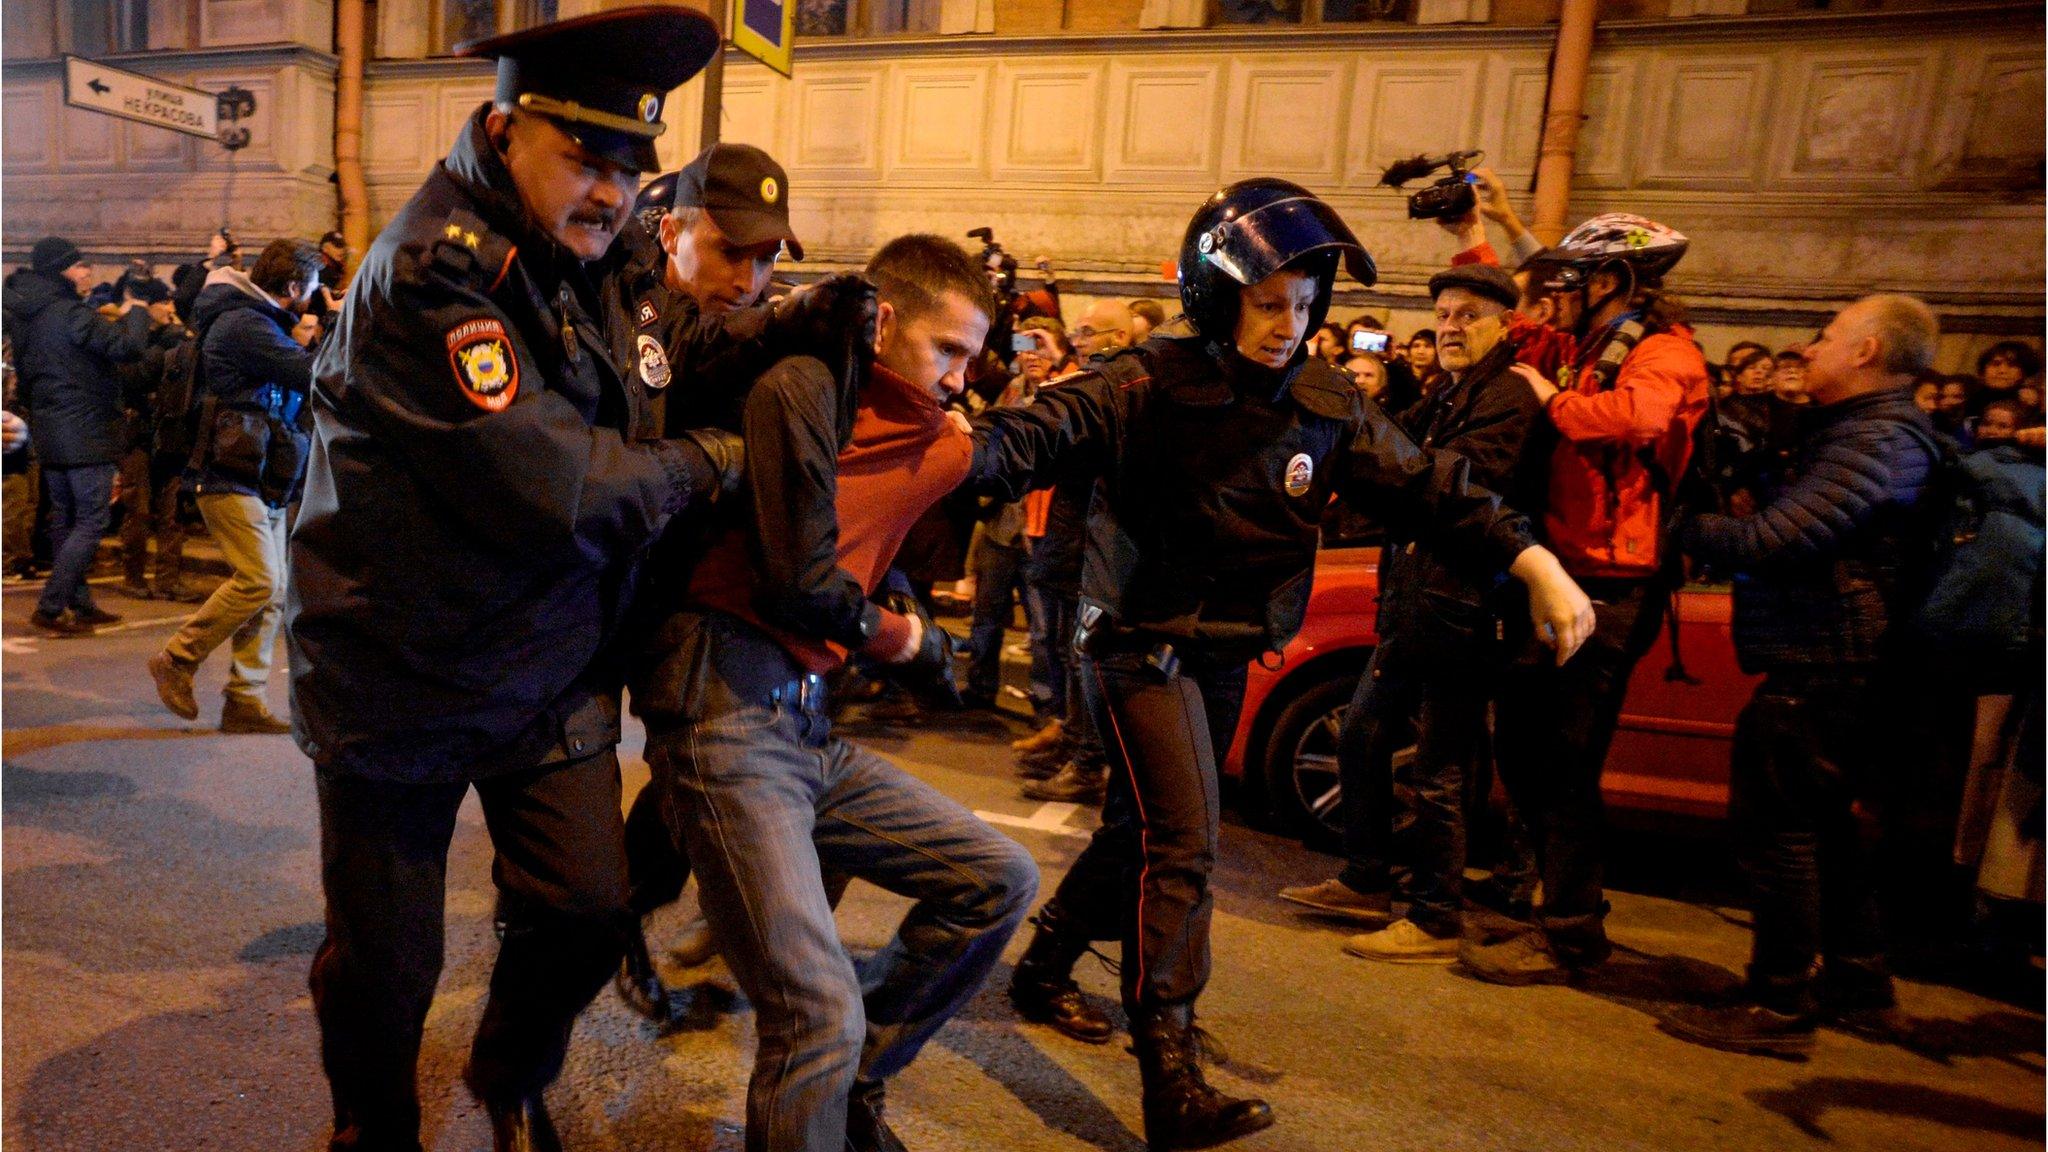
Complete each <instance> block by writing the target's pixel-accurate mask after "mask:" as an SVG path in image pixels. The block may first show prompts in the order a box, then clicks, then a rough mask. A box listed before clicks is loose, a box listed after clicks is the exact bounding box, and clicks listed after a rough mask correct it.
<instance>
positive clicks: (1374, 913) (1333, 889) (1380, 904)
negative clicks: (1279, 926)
mask: <svg viewBox="0 0 2048 1152" xmlns="http://www.w3.org/2000/svg"><path fill="white" fill-rule="evenodd" d="M1280 898H1281V899H1282V900H1285V901H1287V902H1288V903H1290V904H1299V905H1301V906H1302V907H1304V908H1313V909H1315V910H1316V911H1318V912H1322V913H1324V914H1326V915H1330V916H1339V917H1342V918H1343V919H1346V920H1356V921H1358V922H1359V923H1361V924H1385V923H1386V922H1387V921H1389V920H1392V919H1393V918H1394V899H1393V897H1392V896H1390V895H1389V894H1387V893H1385V892H1360V891H1359V890H1358V889H1356V888H1353V887H1352V886H1351V885H1349V884H1346V883H1345V882H1343V881H1342V880H1324V881H1322V882H1321V883H1319V884H1300V885H1297V886H1295V887H1292V888H1282V889H1281V890H1280Z"/></svg>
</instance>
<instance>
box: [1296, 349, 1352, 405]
mask: <svg viewBox="0 0 2048 1152" xmlns="http://www.w3.org/2000/svg"><path fill="white" fill-rule="evenodd" d="M1287 391H1288V395H1290V396H1292V397H1293V398H1294V402H1295V403H1296V404H1299V405H1301V406H1302V408H1304V409H1306V410H1307V411H1309V412H1312V413H1314V414H1315V415H1317V416H1321V417H1324V418H1325V419H1329V420H1348V419H1350V418H1351V416H1352V414H1353V413H1355V412H1356V411H1358V387H1357V385H1355V384H1353V383H1352V381H1351V376H1350V375H1349V374H1348V373H1346V372H1343V371H1341V370H1339V369H1336V368H1333V367H1331V366H1330V365H1329V364H1326V363H1324V362H1323V361H1322V360H1320V359H1318V358H1316V357H1313V356H1311V357H1309V359H1308V361H1307V362H1306V363H1304V364H1303V365H1302V366H1301V371H1299V372H1296V373H1295V374H1294V381H1293V383H1291V384H1289V385H1288V386H1287Z"/></svg>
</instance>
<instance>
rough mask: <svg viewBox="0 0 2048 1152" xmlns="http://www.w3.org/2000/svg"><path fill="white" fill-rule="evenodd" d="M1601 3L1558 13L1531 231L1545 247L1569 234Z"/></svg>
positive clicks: (1576, 0) (1573, 4)
mask: <svg viewBox="0 0 2048 1152" xmlns="http://www.w3.org/2000/svg"><path fill="white" fill-rule="evenodd" d="M1598 18H1599V0H1564V7H1563V9H1562V11H1560V12H1559V13H1558V21H1557V51H1556V52H1555V53H1553V60H1552V63H1551V66H1550V105H1549V107H1548V108H1546V109H1545V110H1544V116H1543V146H1542V149H1541V151H1540V152H1539V153H1538V155H1537V157H1536V212H1535V217H1536V218H1535V219H1534V220H1533V221H1532V222H1531V224H1530V228H1529V230H1530V231H1531V232H1534V233H1535V234H1536V238H1537V239H1538V240H1541V241H1543V242H1544V243H1545V244H1555V243H1557V242H1558V241H1559V240H1560V239H1563V237H1564V233H1565V227H1564V224H1565V214H1566V213H1567V212H1568V211H1569V210H1570V208H1571V199H1572V165H1573V163H1574V159H1575V157H1576V156H1577V155H1578V150H1579V125H1580V124H1582V123H1584V121H1585V118H1586V116H1585V107H1586V71H1587V68H1588V66H1589V65H1590V64H1591V63H1592V59H1593V28H1594V25H1595V24H1596V23H1597V21H1598Z"/></svg>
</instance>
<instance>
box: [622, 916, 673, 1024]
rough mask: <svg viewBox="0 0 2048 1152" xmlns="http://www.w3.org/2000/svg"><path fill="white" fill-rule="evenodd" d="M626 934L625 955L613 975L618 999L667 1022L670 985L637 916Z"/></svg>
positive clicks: (637, 1011) (634, 1009) (664, 1022)
mask: <svg viewBox="0 0 2048 1152" xmlns="http://www.w3.org/2000/svg"><path fill="white" fill-rule="evenodd" d="M624 935H625V938H626V956H625V959H623V960H621V961H619V974H618V975H617V976H615V977H613V978H612V984H613V986H614V987H616V988H617V989H618V990H619V999H621V1000H624V1001H625V1002H626V1007H628V1008H631V1009H632V1010H633V1011H634V1012H636V1013H638V1014H640V1015H642V1016H645V1017H647V1018H648V1019H649V1020H652V1021H654V1022H655V1023H656V1024H666V1023H668V1019H669V1003H668V985H666V984H664V983H662V982H661V974H660V973H658V972H656V971H655V970H654V957H653V956H651V955H649V954H648V951H647V929H646V928H645V927H644V926H642V925H641V923H640V921H639V920H638V919H637V918H636V919H635V920H634V921H633V925H632V927H631V928H629V929H627V930H626V932H625V933H624Z"/></svg>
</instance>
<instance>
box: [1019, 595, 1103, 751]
mask: <svg viewBox="0 0 2048 1152" xmlns="http://www.w3.org/2000/svg"><path fill="white" fill-rule="evenodd" d="M1034 592H1035V594H1036V595H1037V596H1038V597H1039V598H1040V601H1041V602H1042V604H1043V605H1044V607H1043V609H1042V611H1043V613H1044V615H1045V621H1046V624H1045V631H1046V640H1045V643H1044V645H1043V647H1044V648H1045V650H1046V657H1045V658H1046V660H1047V661H1048V662H1049V663H1048V664H1047V667H1046V676H1047V678H1048V683H1056V684H1058V685H1060V689H1059V692H1058V693H1057V694H1056V695H1055V696H1052V697H1048V700H1049V701H1054V700H1056V701H1057V710H1055V711H1050V712H1048V713H1047V714H1046V716H1045V718H1046V719H1048V720H1049V719H1051V718H1053V717H1055V716H1057V717H1059V718H1060V719H1061V721H1062V723H1061V728H1060V732H1061V736H1062V738H1063V739H1064V740H1065V741H1066V744H1067V756H1068V759H1070V760H1073V761H1075V762H1076V763H1079V764H1081V765H1083V766H1087V767H1100V766H1101V765H1102V763H1103V753H1102V734H1101V733H1099V732H1097V731H1096V730H1095V717H1094V714H1093V713H1091V712H1090V711H1089V706H1088V699H1087V696H1086V694H1085V693H1083V692H1082V690H1081V660H1080V657H1078V656H1076V655H1074V621H1075V619H1076V617H1077V616H1078V615H1079V612H1080V600H1079V599H1078V598H1076V597H1075V596H1073V595H1070V594H1068V593H1065V592H1055V591H1052V590H1051V589H1038V590H1034ZM1038 659H1039V657H1038V655H1037V653H1036V652H1034V653H1033V655H1032V666H1033V668H1034V669H1035V668H1036V667H1037V664H1038ZM1037 680H1038V673H1037V672H1036V671H1033V673H1032V692H1033V693H1034V694H1036V693H1037V691H1038V683H1037ZM1048 707H1049V708H1050V707H1053V705H1052V704H1051V703H1048Z"/></svg>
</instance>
